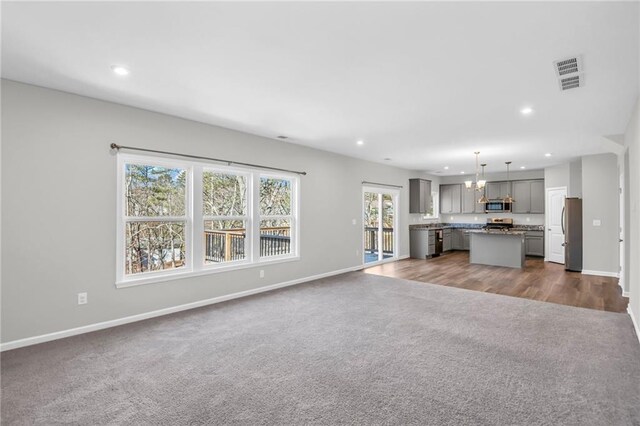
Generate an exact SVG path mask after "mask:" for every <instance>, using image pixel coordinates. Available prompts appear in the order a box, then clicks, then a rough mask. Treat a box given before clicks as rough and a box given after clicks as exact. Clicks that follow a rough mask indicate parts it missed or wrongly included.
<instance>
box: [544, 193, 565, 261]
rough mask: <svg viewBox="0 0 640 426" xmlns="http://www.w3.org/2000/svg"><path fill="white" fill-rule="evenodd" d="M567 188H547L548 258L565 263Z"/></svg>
mask: <svg viewBox="0 0 640 426" xmlns="http://www.w3.org/2000/svg"><path fill="white" fill-rule="evenodd" d="M565 198H567V188H566V187H562V188H548V189H547V253H548V254H547V260H548V261H549V262H555V263H562V264H563V265H564V245H563V244H564V229H563V224H562V221H563V219H564V218H563V217H562V216H563V213H564V199H565Z"/></svg>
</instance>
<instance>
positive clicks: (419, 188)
mask: <svg viewBox="0 0 640 426" xmlns="http://www.w3.org/2000/svg"><path fill="white" fill-rule="evenodd" d="M431 201H432V200H431V181H430V180H426V179H409V213H422V214H424V213H428V212H429V211H430V209H431Z"/></svg>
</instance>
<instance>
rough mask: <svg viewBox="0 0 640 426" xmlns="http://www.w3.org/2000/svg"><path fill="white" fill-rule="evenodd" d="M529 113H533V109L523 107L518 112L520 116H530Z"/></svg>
mask: <svg viewBox="0 0 640 426" xmlns="http://www.w3.org/2000/svg"><path fill="white" fill-rule="evenodd" d="M531 113H533V108H531V107H524V108H522V109H521V110H520V114H522V115H530V114H531Z"/></svg>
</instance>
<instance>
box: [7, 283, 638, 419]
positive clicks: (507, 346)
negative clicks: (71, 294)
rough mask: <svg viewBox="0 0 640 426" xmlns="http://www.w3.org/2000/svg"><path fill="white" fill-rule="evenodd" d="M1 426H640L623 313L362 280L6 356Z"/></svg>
mask: <svg viewBox="0 0 640 426" xmlns="http://www.w3.org/2000/svg"><path fill="white" fill-rule="evenodd" d="M2 423H3V424H4V425H14V424H20V425H21V424H25V425H26V424H47V425H51V424H63V423H64V424H78V425H100V424H170V425H186V424H189V425H198V424H251V425H255V424H278V425H282V424H332V425H334V424H429V425H506V424H509V425H516V424H518V425H524V424H527V425H531V424H534V425H551V424H553V425H555V424H562V425H639V424H640V344H638V340H637V339H636V337H635V334H634V331H633V326H632V324H631V320H630V319H629V317H628V316H627V315H625V314H615V313H608V312H599V311H594V310H587V309H580V308H572V307H567V306H561V305H555V304H550V303H543V302H534V301H529V300H525V299H518V298H512V297H507V296H498V295H492V294H486V293H479V292H473V291H467V290H460V289H455V288H448V287H442V286H435V285H429V284H422V283H415V282H411V281H404V280H397V279H393V278H386V277H380V276H373V275H366V274H364V273H361V272H354V273H349V274H345V275H340V276H337V277H333V278H328V279H324V280H318V281H314V282H312V283H308V284H302V285H298V286H295V287H290V288H286V289H282V290H278V291H274V292H270V293H266V294H262V295H257V296H253V297H249V298H245V299H239V300H235V301H231V302H226V303H222V304H218V305H214V306H209V307H205V308H201V309H197V310H192V311H189V312H182V313H179V314H175V315H171V316H166V317H162V318H156V319H153V320H148V321H144V322H140V323H135V324H129V325H125V326H121V327H117V328H113V329H109V330H104V331H99V332H95V333H91V334H87V335H83V336H76V337H72V338H68V339H64V340H60V341H56V342H50V343H45V344H42V345H38V346H33V347H30V348H23V349H18V350H13V351H9V352H5V353H4V354H2Z"/></svg>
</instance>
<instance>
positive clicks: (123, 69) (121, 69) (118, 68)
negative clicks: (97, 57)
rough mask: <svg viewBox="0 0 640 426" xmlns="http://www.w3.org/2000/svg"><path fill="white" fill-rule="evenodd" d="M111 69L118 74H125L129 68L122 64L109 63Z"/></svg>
mask: <svg viewBox="0 0 640 426" xmlns="http://www.w3.org/2000/svg"><path fill="white" fill-rule="evenodd" d="M111 70H112V71H113V72H114V73H116V74H118V75H127V74H129V70H128V69H127V68H126V67H123V66H122V65H111Z"/></svg>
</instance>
